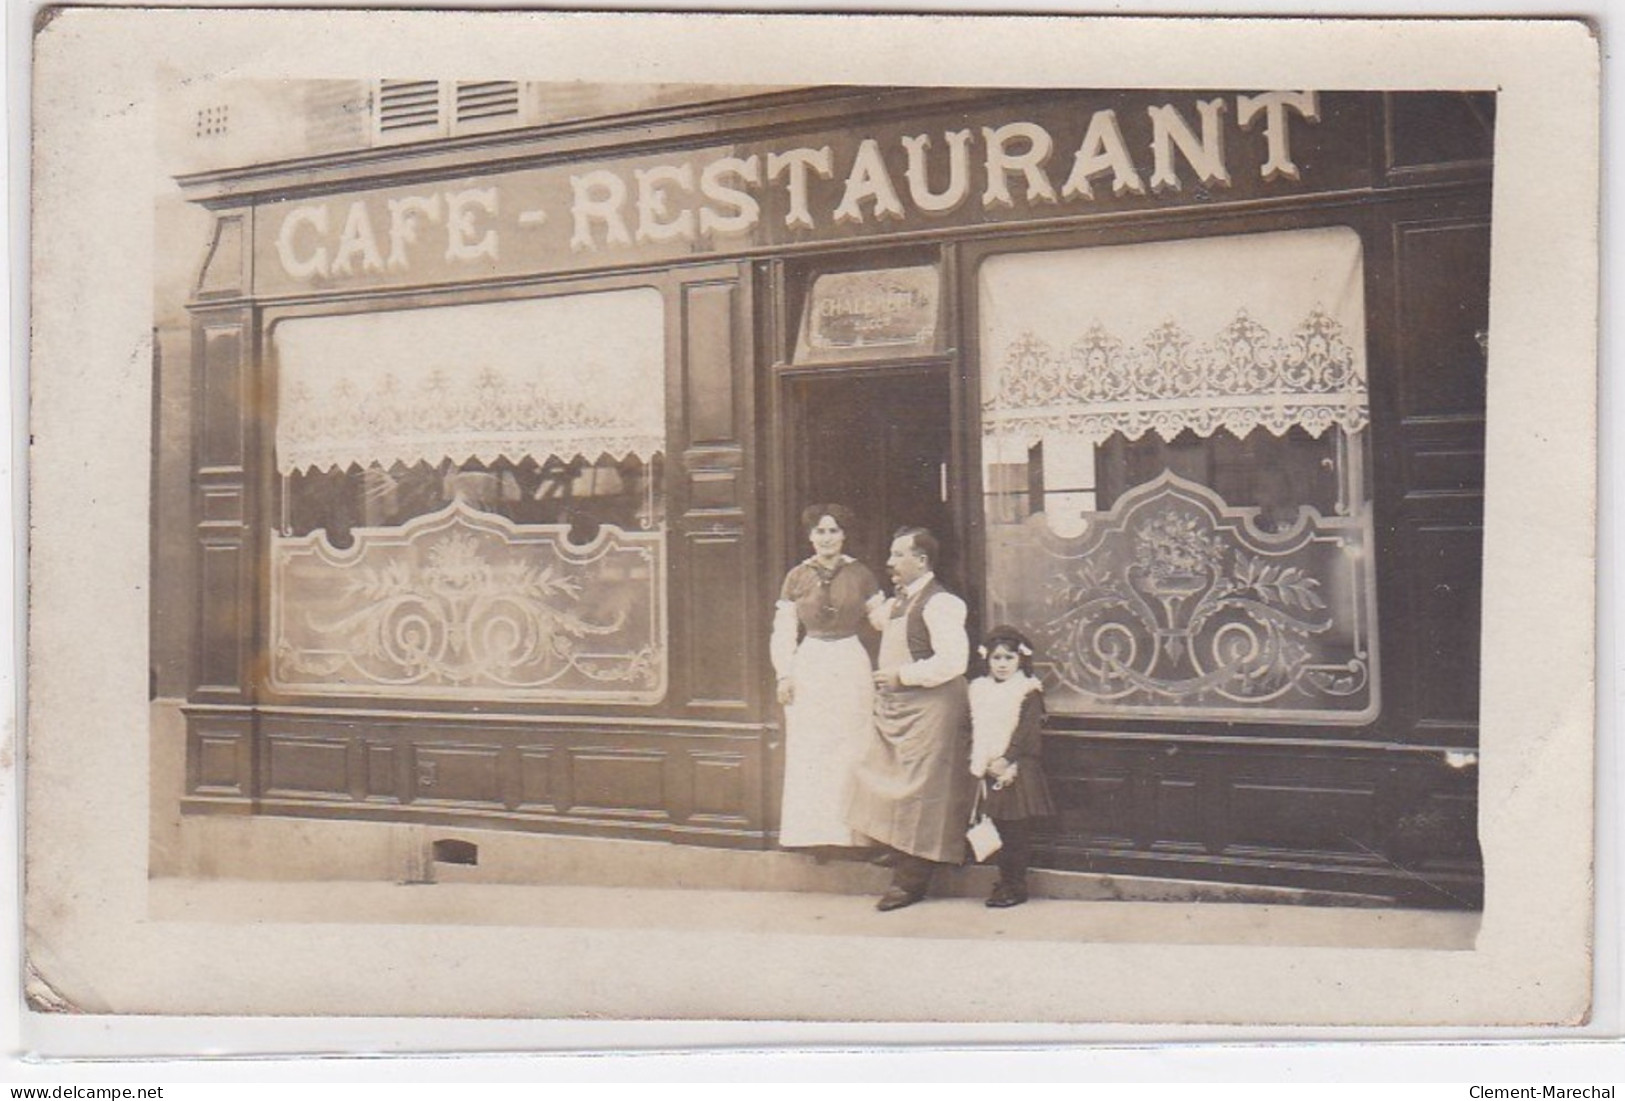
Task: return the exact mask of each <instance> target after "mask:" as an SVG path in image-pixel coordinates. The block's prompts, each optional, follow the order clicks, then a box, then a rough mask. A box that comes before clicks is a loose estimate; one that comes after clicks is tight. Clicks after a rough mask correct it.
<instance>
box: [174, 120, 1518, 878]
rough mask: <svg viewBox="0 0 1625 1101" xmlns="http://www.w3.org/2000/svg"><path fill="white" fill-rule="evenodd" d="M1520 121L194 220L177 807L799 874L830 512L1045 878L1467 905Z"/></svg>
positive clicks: (533, 170)
mask: <svg viewBox="0 0 1625 1101" xmlns="http://www.w3.org/2000/svg"><path fill="white" fill-rule="evenodd" d="M1493 110H1494V101H1493V96H1490V95H1482V94H1457V93H1415V94H1409V93H1407V94H1383V93H1357V92H1321V93H1318V94H1317V93H1311V92H1302V91H1280V92H1268V91H1266V92H1256V91H1237V92H1226V93H1220V92H1200V93H1193V92H1181V91H1166V92H1144V91H1133V92H1086V91H1077V92H1074V91H1065V92H1057V91H1053V90H1051V91H1044V92H1042V93H1035V92H1033V91H1031V90H1026V91H992V90H967V89H953V90H940V89H939V90H920V89H899V90H874V89H845V88H835V89H803V90H797V91H790V92H784V93H776V94H771V95H760V96H754V97H749V98H742V99H739V100H734V101H727V102H724V103H721V104H716V103H713V104H709V105H704V106H700V107H687V108H678V109H667V110H663V111H655V112H644V113H640V114H636V115H626V116H620V117H616V118H612V119H607V120H606V119H600V120H594V121H589V122H581V123H570V124H561V125H553V126H547V127H537V128H531V129H521V130H511V131H506V132H499V133H493V134H487V135H480V136H471V137H467V138H457V137H453V138H448V139H443V140H436V141H430V142H422V143H416V144H407V145H399V146H395V147H390V148H376V149H369V150H365V151H362V152H358V153H347V154H339V155H331V156H324V157H313V158H304V159H300V160H296V161H283V162H277V163H266V164H257V165H253V166H250V167H246V168H242V169H235V170H231V171H218V172H208V173H202V174H196V175H192V176H188V177H185V178H183V179H182V181H181V183H182V188H183V190H184V192H185V194H186V195H187V197H188V198H189V199H191V200H193V201H195V202H197V203H200V204H203V205H205V206H206V207H207V208H208V209H210V210H211V211H212V212H213V215H214V218H215V223H214V226H215V228H214V236H213V242H212V244H211V246H210V248H209V250H208V254H207V256H206V257H205V258H204V261H203V264H202V267H201V274H200V276H199V279H198V282H197V286H196V290H195V293H194V294H193V296H192V302H191V304H190V310H191V314H192V333H193V337H192V343H193V371H194V375H193V380H194V389H193V393H194V397H193V402H192V406H191V408H192V410H193V412H192V414H191V421H192V423H191V426H190V429H189V431H190V433H191V454H192V463H191V470H190V475H191V483H192V484H191V516H190V521H189V523H188V525H187V527H188V533H189V542H190V546H191V551H190V558H189V561H190V563H191V575H192V577H193V579H194V588H195V592H196V594H197V596H196V599H197V601H198V606H197V608H196V613H195V616H194V617H193V622H194V627H193V630H192V632H191V639H192V642H191V645H190V659H189V660H190V667H191V676H190V686H189V690H188V693H187V701H186V704H185V707H184V713H185V719H186V727H187V736H186V745H187V748H186V760H187V764H186V769H187V776H186V794H185V798H184V801H183V810H184V811H185V812H187V813H188V814H200V815H201V814H255V815H275V816H292V817H299V818H337V819H349V820H369V821H378V822H390V823H430V824H436V825H444V826H448V827H449V826H455V827H463V828H468V827H483V828H490V829H504V830H518V831H531V832H542V833H572V834H588V835H597V836H606V837H618V838H635V839H645V840H648V841H651V842H660V843H675V844H701V845H712V846H731V847H739V848H762V847H770V846H772V845H773V844H774V839H775V831H776V821H777V805H776V804H777V798H778V779H777V770H778V768H779V765H780V761H781V755H782V747H781V731H780V716H779V714H778V711H777V708H776V705H775V703H774V701H773V693H772V674H771V670H770V668H769V665H768V661H767V650H768V645H767V635H768V630H769V627H770V623H771V611H772V605H773V600H774V598H775V596H776V593H777V586H778V584H779V580H780V578H781V577H782V575H783V572H784V570H785V569H786V568H787V567H788V566H789V565H790V564H792V563H793V562H795V561H797V560H798V559H799V557H801V556H802V555H804V554H805V552H806V547H805V540H804V538H803V535H802V533H800V532H798V531H797V530H796V528H797V516H798V513H799V511H800V508H801V506H802V505H803V504H805V503H808V502H811V501H823V500H840V501H844V502H846V503H848V504H849V505H851V506H852V507H853V508H855V509H856V511H857V513H858V515H859V517H860V519H861V522H862V523H861V529H860V530H859V531H857V532H855V533H853V536H852V540H851V542H850V544H849V550H850V551H852V552H853V553H855V554H856V555H858V556H859V557H860V558H862V559H863V560H865V561H867V562H869V563H870V564H871V565H873V566H877V567H878V566H879V565H881V564H882V563H883V559H884V550H883V548H884V545H885V542H886V537H887V535H888V533H889V532H890V531H891V530H892V529H893V528H895V527H896V526H897V525H899V524H902V523H905V522H907V523H923V524H926V525H927V526H929V527H931V528H933V529H935V530H937V531H939V532H940V533H941V534H942V536H943V541H944V543H945V545H946V549H947V553H946V555H945V559H946V560H945V562H944V563H943V573H944V574H945V575H946V576H947V578H948V580H949V581H950V583H951V584H952V585H953V586H954V587H955V588H956V589H958V590H959V591H961V592H963V593H964V594H965V595H966V597H967V600H968V603H969V605H970V608H971V614H972V620H973V629H979V628H980V627H984V626H987V625H989V624H990V623H991V622H993V621H996V620H997V621H1009V622H1015V623H1018V624H1020V625H1021V626H1023V627H1024V628H1026V629H1027V630H1028V632H1029V633H1030V634H1031V635H1032V636H1033V637H1034V638H1035V640H1036V641H1037V642H1038V646H1039V649H1040V656H1041V658H1042V662H1041V665H1042V669H1043V673H1044V676H1045V679H1046V684H1047V694H1048V699H1049V706H1050V713H1051V716H1050V721H1049V730H1048V736H1047V738H1046V757H1047V762H1048V765H1049V767H1050V769H1051V773H1052V776H1053V778H1054V782H1055V787H1056V791H1055V794H1056V796H1057V799H1058V802H1059V803H1060V804H1061V806H1062V808H1063V809H1062V813H1061V815H1060V817H1059V818H1058V819H1057V821H1056V822H1055V823H1054V828H1053V830H1052V831H1051V833H1050V834H1049V835H1047V836H1046V838H1045V841H1044V844H1043V847H1042V849H1041V853H1040V859H1039V863H1040V864H1041V865H1043V866H1047V867H1051V868H1055V869H1062V870H1068V869H1070V870H1087V871H1095V872H1111V873H1118V874H1132V875H1145V876H1159V877H1169V878H1178V879H1185V880H1210V881H1228V882H1242V883H1250V884H1264V885H1273V886H1281V887H1291V888H1304V889H1314V890H1326V891H1339V892H1349V893H1351V894H1356V895H1361V896H1367V897H1375V898H1392V899H1398V900H1400V901H1402V902H1404V903H1405V904H1409V905H1438V906H1452V907H1474V906H1477V905H1478V904H1479V900H1480V899H1481V897H1482V871H1481V865H1480V861H1479V856H1478V848H1477V838H1476V820H1477V807H1476V792H1477V768H1476V761H1477V733H1476V729H1477V699H1478V662H1477V649H1478V633H1479V616H1478V606H1479V591H1480V573H1481V569H1480V563H1481V558H1482V537H1481V531H1482V492H1483V477H1484V464H1483V444H1484V399H1485V388H1484V386H1485V383H1484V370H1485V359H1486V356H1487V344H1488V288H1489V240H1490V172H1491V164H1492V133H1493Z"/></svg>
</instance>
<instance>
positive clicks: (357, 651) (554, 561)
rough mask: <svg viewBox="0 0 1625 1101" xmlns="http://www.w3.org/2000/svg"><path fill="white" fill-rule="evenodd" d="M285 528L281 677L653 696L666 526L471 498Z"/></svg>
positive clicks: (507, 695)
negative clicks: (622, 525) (573, 524)
mask: <svg viewBox="0 0 1625 1101" xmlns="http://www.w3.org/2000/svg"><path fill="white" fill-rule="evenodd" d="M353 534H354V539H355V542H354V544H353V545H352V546H351V547H349V548H348V549H346V550H342V551H339V550H335V549H334V548H333V547H332V546H331V545H330V544H329V543H328V541H327V538H326V534H325V533H324V532H321V531H317V532H315V533H313V534H311V535H308V536H304V537H299V538H286V537H274V538H273V539H272V542H271V569H272V586H271V592H272V608H271V642H272V655H271V656H272V670H271V675H272V685H273V687H274V688H276V689H277V690H278V691H281V692H286V693H289V694H296V695H344V696H355V695H361V696H366V695H387V696H389V697H391V698H394V699H411V698H433V699H481V700H499V701H500V700H513V701H538V702H539V701H564V700H570V701H577V702H591V701H595V702H603V703H653V702H656V701H658V700H659V699H660V698H661V697H662V696H663V695H664V694H665V690H666V649H665V637H666V626H665V616H666V610H665V587H664V584H663V580H662V579H663V578H664V576H665V534H664V532H661V531H654V532H626V531H622V530H620V529H619V528H616V527H613V526H611V525H607V524H606V525H604V526H602V527H601V528H600V529H599V532H598V535H597V537H596V538H594V539H593V541H592V542H591V543H589V544H587V545H586V546H576V545H574V544H572V543H570V542H569V540H568V527H567V526H563V525H551V524H549V525H529V526H527V525H517V524H514V523H512V522H510V521H508V520H507V519H505V518H504V517H501V516H497V515H494V514H491V513H486V512H481V511H479V510H477V509H475V508H473V507H472V506H470V505H468V504H467V503H465V502H464V501H462V500H460V499H459V500H457V501H455V502H453V503H452V504H450V505H448V506H446V507H445V508H443V509H441V510H440V511H438V512H434V513H430V514H428V515H426V516H420V517H418V518H417V519H414V520H411V521H409V522H408V523H406V524H405V525H403V526H401V527H398V528H356V529H354V532H353Z"/></svg>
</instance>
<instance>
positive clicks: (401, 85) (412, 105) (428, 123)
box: [378, 80, 440, 136]
mask: <svg viewBox="0 0 1625 1101" xmlns="http://www.w3.org/2000/svg"><path fill="white" fill-rule="evenodd" d="M439 130H440V84H439V82H438V81H434V80H381V81H379V82H378V131H379V133H381V134H388V135H392V136H410V135H415V134H421V135H423V136H428V135H429V134H432V133H435V132H437V131H439Z"/></svg>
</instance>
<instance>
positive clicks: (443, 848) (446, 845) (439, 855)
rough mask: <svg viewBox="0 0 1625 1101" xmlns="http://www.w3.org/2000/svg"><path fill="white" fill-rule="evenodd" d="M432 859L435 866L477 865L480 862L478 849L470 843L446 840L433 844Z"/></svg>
mask: <svg viewBox="0 0 1625 1101" xmlns="http://www.w3.org/2000/svg"><path fill="white" fill-rule="evenodd" d="M434 859H435V863H437V864H470V865H477V864H479V862H480V847H479V846H478V845H476V844H474V842H472V841H454V840H452V839H450V838H446V839H444V840H440V841H436V842H435V843H434Z"/></svg>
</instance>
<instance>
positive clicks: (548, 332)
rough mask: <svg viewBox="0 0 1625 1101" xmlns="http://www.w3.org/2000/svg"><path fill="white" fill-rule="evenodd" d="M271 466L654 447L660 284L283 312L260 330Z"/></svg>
mask: <svg viewBox="0 0 1625 1101" xmlns="http://www.w3.org/2000/svg"><path fill="white" fill-rule="evenodd" d="M271 339H272V351H273V354H274V356H275V362H276V365H277V395H278V396H277V428H276V452H277V468H278V470H279V471H281V472H282V473H283V474H292V473H294V472H297V471H306V470H332V469H340V470H342V469H346V468H349V467H351V466H356V467H366V466H367V465H369V464H371V463H378V464H380V465H382V466H385V467H388V466H390V465H392V464H394V463H397V462H400V463H405V464H407V465H412V464H415V463H419V462H424V463H429V464H431V465H433V464H437V463H439V462H441V461H442V460H450V461H452V462H453V463H462V462H466V461H468V460H471V459H477V460H479V461H482V462H494V461H496V460H498V459H502V458H506V459H509V460H511V461H513V462H519V461H521V460H523V459H524V458H526V457H530V458H533V459H535V460H537V461H538V462H542V461H545V460H546V459H547V458H549V457H555V456H556V457H558V458H560V459H564V460H570V459H573V458H575V457H576V456H577V455H580V456H584V457H586V458H588V459H589V460H596V459H597V458H599V457H600V456H601V455H605V454H607V455H609V456H611V457H612V458H614V459H617V460H618V459H623V458H625V457H626V456H628V455H636V456H637V457H638V458H640V459H643V460H644V461H645V462H647V461H648V460H649V459H650V458H651V457H652V456H653V455H654V454H655V453H656V452H659V451H661V450H663V449H664V447H665V436H666V405H665V326H664V319H663V303H662V300H661V296H660V293H659V292H658V291H655V290H652V289H648V288H640V289H635V290H625V291H610V292H604V293H598V294H585V295H574V296H570V297H560V298H538V299H528V300H524V301H516V302H490V303H480V304H475V305H460V306H444V307H435V308H432V309H420V310H397V311H390V312H383V313H367V314H352V315H347V316H342V317H316V318H295V319H290V320H286V321H282V322H280V323H279V324H277V325H276V327H275V328H274V329H273V330H272V334H271Z"/></svg>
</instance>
